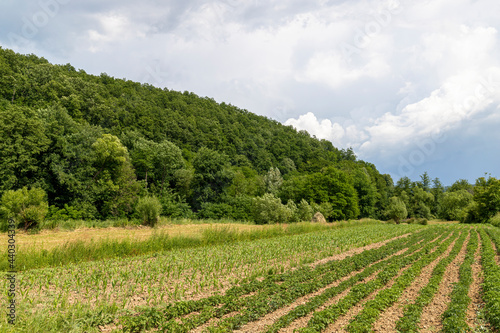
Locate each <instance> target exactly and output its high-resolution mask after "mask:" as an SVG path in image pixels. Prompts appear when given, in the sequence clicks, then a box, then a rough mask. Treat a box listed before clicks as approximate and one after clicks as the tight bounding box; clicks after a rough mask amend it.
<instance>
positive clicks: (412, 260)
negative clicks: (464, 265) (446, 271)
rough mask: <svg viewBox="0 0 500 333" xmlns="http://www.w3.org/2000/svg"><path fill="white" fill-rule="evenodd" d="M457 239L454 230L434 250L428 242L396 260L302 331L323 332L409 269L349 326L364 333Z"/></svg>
mask: <svg viewBox="0 0 500 333" xmlns="http://www.w3.org/2000/svg"><path fill="white" fill-rule="evenodd" d="M457 236H458V233H457V231H455V232H454V234H453V236H452V237H449V238H447V239H446V240H445V241H444V242H442V243H441V244H440V245H439V246H438V248H437V249H435V250H434V251H432V250H433V248H435V247H436V245H435V244H432V243H429V244H426V245H425V246H424V247H423V248H422V250H421V251H417V252H415V253H414V254H412V255H410V256H406V257H402V258H399V259H398V260H397V261H393V262H392V263H391V264H390V265H389V266H388V267H386V268H384V270H383V271H381V272H380V273H379V274H378V275H377V277H376V279H374V280H372V281H370V282H368V283H365V284H359V285H356V286H355V287H353V288H352V289H351V291H350V293H349V294H347V295H346V296H345V297H344V298H343V299H341V300H340V301H339V302H337V303H336V304H334V305H332V306H330V307H328V308H326V309H324V310H322V311H319V312H316V313H315V314H314V316H313V317H312V318H311V320H310V321H309V323H308V325H307V327H306V328H304V329H302V330H301V331H302V332H320V331H322V330H324V329H326V328H327V327H328V326H329V325H330V324H332V323H333V322H335V321H336V320H337V319H338V318H339V317H340V316H341V315H343V314H345V313H347V311H348V310H349V309H350V308H352V307H353V306H354V305H356V304H357V303H358V302H360V301H361V300H362V299H364V298H366V297H367V296H368V295H370V294H371V293H373V292H375V291H376V290H377V289H380V288H382V287H384V286H385V285H386V284H387V283H389V281H390V280H392V279H393V278H396V277H397V276H398V274H399V273H400V271H401V270H403V269H404V268H406V270H404V272H403V273H402V274H401V275H399V277H397V278H396V281H395V283H394V284H393V287H391V288H389V289H384V290H382V292H380V293H379V294H378V295H377V297H376V298H375V299H374V300H373V301H371V302H368V303H367V304H366V305H365V309H366V310H363V311H362V312H361V313H360V314H359V315H358V317H357V318H355V319H356V320H355V321H352V322H351V323H350V325H349V326H348V330H349V331H351V332H364V331H367V330H369V329H370V327H371V324H372V323H373V322H374V321H375V319H376V318H377V317H378V315H379V313H380V311H381V310H382V309H384V308H386V307H387V306H389V305H390V304H392V303H393V302H394V301H395V300H396V299H397V297H398V295H399V294H400V293H401V292H402V290H404V288H405V286H407V285H409V283H411V281H413V279H414V278H415V277H416V275H418V273H419V271H420V269H421V268H422V267H424V266H425V265H426V264H428V263H430V262H431V261H432V260H434V259H435V258H436V257H437V256H439V255H441V254H442V253H443V252H444V251H445V250H446V248H448V246H449V245H450V243H451V242H452V241H454V240H455V238H456V237H457ZM461 238H463V237H461Z"/></svg>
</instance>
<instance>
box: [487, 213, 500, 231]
mask: <svg viewBox="0 0 500 333" xmlns="http://www.w3.org/2000/svg"><path fill="white" fill-rule="evenodd" d="M488 223H489V224H491V225H493V226H495V227H499V228H500V212H498V213H496V214H495V216H493V217H492V218H491V219H490V220H489V221H488Z"/></svg>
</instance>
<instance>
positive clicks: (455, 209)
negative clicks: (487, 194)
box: [439, 190, 473, 222]
mask: <svg viewBox="0 0 500 333" xmlns="http://www.w3.org/2000/svg"><path fill="white" fill-rule="evenodd" d="M472 202H473V196H472V194H470V193H469V192H468V191H467V190H457V191H452V192H446V193H445V194H444V195H443V198H442V200H441V204H440V209H439V217H440V218H442V219H445V220H449V221H460V222H464V221H465V217H466V216H467V211H468V209H469V207H470V205H471V203H472Z"/></svg>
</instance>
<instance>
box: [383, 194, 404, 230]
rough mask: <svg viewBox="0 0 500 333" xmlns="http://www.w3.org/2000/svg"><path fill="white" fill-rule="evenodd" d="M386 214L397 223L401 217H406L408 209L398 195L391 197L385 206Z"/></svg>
mask: <svg viewBox="0 0 500 333" xmlns="http://www.w3.org/2000/svg"><path fill="white" fill-rule="evenodd" d="M386 215H387V216H388V217H389V218H390V219H393V220H394V221H395V222H396V224H399V221H400V220H401V219H404V218H406V216H407V215H408V211H407V210H406V205H405V203H404V202H403V201H402V200H401V199H400V198H398V197H392V198H391V200H390V202H389V206H388V207H387V211H386Z"/></svg>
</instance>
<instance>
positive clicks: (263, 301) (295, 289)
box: [122, 229, 438, 332]
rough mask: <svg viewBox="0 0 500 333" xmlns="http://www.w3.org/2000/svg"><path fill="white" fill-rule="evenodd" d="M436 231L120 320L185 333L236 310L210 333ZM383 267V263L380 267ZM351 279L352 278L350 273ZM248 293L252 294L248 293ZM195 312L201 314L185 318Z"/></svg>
mask: <svg viewBox="0 0 500 333" xmlns="http://www.w3.org/2000/svg"><path fill="white" fill-rule="evenodd" d="M437 232H438V231H437V230H436V229H432V230H431V229H430V230H428V231H425V232H421V233H417V234H414V235H413V236H412V237H409V238H408V239H399V240H395V241H392V242H390V243H389V244H387V245H386V246H384V247H381V248H379V249H375V250H370V251H365V252H363V253H361V254H358V255H355V256H352V257H348V258H346V259H344V260H342V261H331V262H328V263H326V264H323V265H318V266H317V267H316V268H314V269H312V268H308V267H303V268H300V269H297V270H294V271H292V272H287V273H285V274H277V275H271V276H268V277H267V278H266V279H264V280H263V281H260V282H259V281H255V280H254V281H252V282H250V283H246V284H242V285H240V286H237V287H233V288H232V289H230V290H228V291H227V292H226V294H225V295H224V296H213V297H209V298H205V299H202V300H199V301H191V302H178V303H175V304H173V305H171V306H168V307H167V308H165V309H162V310H160V309H158V308H149V309H147V310H144V311H143V312H142V314H140V315H133V316H128V317H124V318H122V323H123V325H124V329H125V330H128V331H140V330H143V329H147V328H151V327H158V328H160V329H162V330H164V331H168V332H186V331H189V330H190V329H193V328H194V327H197V326H199V325H201V324H203V323H206V322H207V321H208V320H210V319H211V318H220V317H222V316H224V315H227V314H229V313H231V312H235V311H238V314H237V315H235V316H232V317H229V318H226V319H223V320H220V321H219V322H218V325H217V326H211V327H208V330H209V331H212V332H221V331H231V330H233V329H236V328H238V327H241V326H242V325H244V324H246V323H248V322H250V321H254V320H257V319H258V318H260V317H262V316H263V315H265V314H267V313H269V312H272V311H274V310H276V309H279V308H281V307H283V306H285V305H287V304H290V303H291V302H293V301H294V300H296V299H297V298H299V297H301V296H303V295H306V294H309V293H311V292H314V291H316V290H318V289H320V288H323V287H325V286H327V285H329V284H331V283H332V282H334V281H336V280H338V279H340V278H342V277H343V276H346V275H348V274H349V273H351V272H352V271H357V270H359V269H361V268H364V267H366V266H367V265H369V264H370V263H373V262H375V261H379V260H382V259H384V258H386V257H388V256H390V255H392V254H394V253H395V252H397V251H399V250H401V249H403V248H405V247H408V246H411V245H412V244H413V246H414V250H416V249H417V248H419V247H421V245H415V244H416V243H417V242H418V241H429V240H430V239H432V238H436V236H437ZM380 267H381V265H379V268H378V269H380ZM358 275H359V274H358ZM360 276H361V275H360ZM358 278H359V276H358ZM350 281H354V280H353V279H352V278H351V279H350ZM344 286H345V284H344ZM249 293H253V294H251V295H248V294H249ZM244 295H247V297H242V296H244ZM195 311H197V312H198V313H197V314H194V315H191V316H187V317H186V315H188V314H190V313H192V312H195ZM178 317H184V318H183V319H182V320H181V322H178V321H177V320H174V319H175V318H178Z"/></svg>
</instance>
